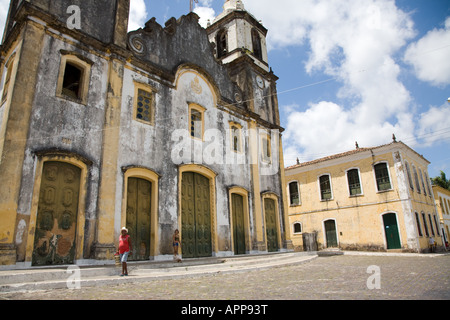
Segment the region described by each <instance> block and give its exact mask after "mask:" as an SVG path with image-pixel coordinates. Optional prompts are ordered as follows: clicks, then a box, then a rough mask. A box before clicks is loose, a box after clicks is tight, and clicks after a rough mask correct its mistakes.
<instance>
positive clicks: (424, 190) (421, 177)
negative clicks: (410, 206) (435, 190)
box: [419, 169, 427, 195]
mask: <svg viewBox="0 0 450 320" xmlns="http://www.w3.org/2000/svg"><path fill="white" fill-rule="evenodd" d="M419 173H420V180H421V181H422V188H423V194H424V195H427V189H425V183H424V182H423V175H422V170H420V169H419Z"/></svg>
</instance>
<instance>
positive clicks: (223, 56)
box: [206, 0, 269, 71]
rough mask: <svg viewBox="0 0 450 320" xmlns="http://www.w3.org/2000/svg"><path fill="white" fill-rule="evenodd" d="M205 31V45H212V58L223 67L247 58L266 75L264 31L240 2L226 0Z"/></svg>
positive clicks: (266, 61) (266, 60)
mask: <svg viewBox="0 0 450 320" xmlns="http://www.w3.org/2000/svg"><path fill="white" fill-rule="evenodd" d="M206 30H207V32H208V36H209V41H210V42H212V43H214V44H215V54H216V58H217V59H220V60H221V61H222V62H223V63H224V64H227V63H230V62H232V61H234V60H236V59H238V58H239V57H242V56H244V55H247V56H249V57H251V58H252V59H253V62H254V63H255V64H256V65H257V66H259V67H260V68H262V69H264V70H266V71H269V65H268V59H267V47H266V35H267V29H266V28H265V27H264V26H263V25H262V24H261V22H260V21H258V20H257V19H256V18H255V17H254V16H253V15H251V14H250V13H249V12H248V11H246V10H245V7H244V3H243V2H242V0H226V1H225V4H224V5H223V12H222V13H221V14H219V15H218V16H217V17H216V18H215V19H214V21H213V22H212V24H211V25H209V26H208V28H207V29H206Z"/></svg>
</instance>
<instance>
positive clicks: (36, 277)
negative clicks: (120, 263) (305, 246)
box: [0, 253, 317, 292]
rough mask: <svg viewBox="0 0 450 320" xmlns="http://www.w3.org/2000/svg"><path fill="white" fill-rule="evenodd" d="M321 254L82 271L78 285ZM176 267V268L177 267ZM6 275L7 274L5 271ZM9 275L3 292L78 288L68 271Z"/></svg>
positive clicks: (261, 265)
mask: <svg viewBox="0 0 450 320" xmlns="http://www.w3.org/2000/svg"><path fill="white" fill-rule="evenodd" d="M316 257H317V255H312V254H310V253H307V254H305V253H283V254H276V255H260V256H253V257H241V258H237V257H233V258H227V259H223V258H221V259H214V261H212V259H206V260H204V261H203V262H212V263H208V264H198V263H199V261H195V262H194V261H187V262H186V263H185V262H182V263H179V264H174V263H171V265H172V266H170V267H162V265H167V264H168V263H159V264H158V263H154V265H157V264H158V267H154V266H153V267H150V268H149V267H148V264H142V263H137V264H135V265H130V266H129V267H128V271H129V276H125V277H121V276H119V273H120V271H121V270H120V268H114V267H104V268H80V269H79V270H80V272H81V277H80V278H79V282H78V284H79V285H80V286H81V287H91V286H99V285H114V284H116V285H117V284H122V283H133V282H143V281H152V280H164V279H175V278H180V277H193V276H198V275H208V274H215V273H235V272H244V271H248V270H263V269H267V268H274V267H278V266H287V265H294V264H299V263H303V262H307V261H310V260H312V259H314V258H316ZM173 265H176V266H173ZM1 273H4V272H1ZM5 277H6V275H4V274H2V275H1V276H0V292H15V291H34V290H51V289H66V288H68V287H70V286H73V285H76V284H77V283H74V282H73V281H72V279H73V277H72V273H68V272H67V269H57V270H55V269H53V270H48V269H46V270H23V271H22V272H19V273H16V274H12V273H10V279H6V278H5Z"/></svg>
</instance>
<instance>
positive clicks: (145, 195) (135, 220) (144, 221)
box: [127, 178, 152, 261]
mask: <svg viewBox="0 0 450 320" xmlns="http://www.w3.org/2000/svg"><path fill="white" fill-rule="evenodd" d="M151 192H152V184H151V182H149V181H147V180H144V179H138V178H128V190H127V229H128V234H129V235H130V240H131V246H132V249H133V253H132V254H131V255H130V256H129V258H128V259H129V260H130V261H139V260H148V259H149V258H150V230H151V229H150V227H151V226H150V213H151Z"/></svg>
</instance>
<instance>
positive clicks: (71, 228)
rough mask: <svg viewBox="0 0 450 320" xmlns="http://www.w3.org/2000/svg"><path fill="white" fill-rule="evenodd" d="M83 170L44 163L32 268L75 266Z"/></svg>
mask: <svg viewBox="0 0 450 320" xmlns="http://www.w3.org/2000/svg"><path fill="white" fill-rule="evenodd" d="M80 176H81V169H80V168H78V167H75V166H73V165H71V164H68V163H65V162H55V161H49V162H45V163H44V167H43V172H42V181H41V188H40V193H39V204H38V213H37V219H36V233H35V237H34V250H33V256H32V265H34V266H40V265H60V264H72V263H74V258H75V250H76V230H77V216H78V201H79V193H80Z"/></svg>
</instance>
